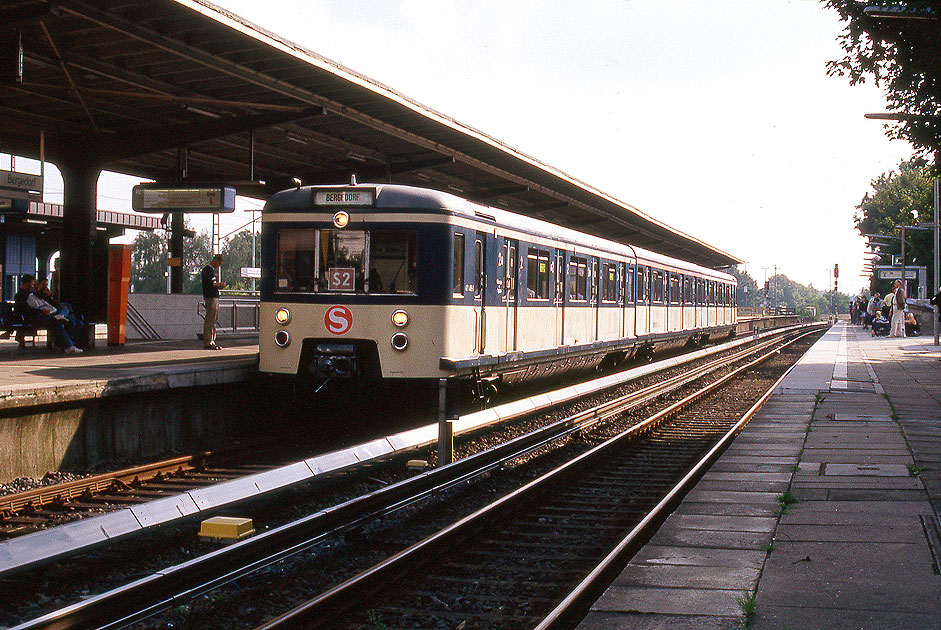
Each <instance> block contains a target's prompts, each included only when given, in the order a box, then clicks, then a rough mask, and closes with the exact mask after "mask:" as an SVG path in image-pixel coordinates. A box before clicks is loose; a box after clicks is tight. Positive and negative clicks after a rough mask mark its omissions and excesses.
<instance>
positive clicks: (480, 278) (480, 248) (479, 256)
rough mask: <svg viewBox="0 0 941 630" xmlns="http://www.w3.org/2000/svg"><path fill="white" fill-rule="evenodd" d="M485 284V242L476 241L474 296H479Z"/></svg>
mask: <svg viewBox="0 0 941 630" xmlns="http://www.w3.org/2000/svg"><path fill="white" fill-rule="evenodd" d="M483 284H484V244H483V243H482V242H481V241H480V239H478V240H476V241H474V297H475V298H479V297H480V293H481V291H483Z"/></svg>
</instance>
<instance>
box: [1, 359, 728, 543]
mask: <svg viewBox="0 0 941 630" xmlns="http://www.w3.org/2000/svg"><path fill="white" fill-rule="evenodd" d="M704 363H706V364H711V363H712V362H711V361H705V362H704ZM279 448H280V449H282V450H290V449H292V448H294V449H296V444H293V443H285V442H284V441H276V442H275V443H274V445H273V446H272V445H269V446H267V447H264V446H257V445H256V447H255V448H253V449H246V448H228V449H225V450H220V451H202V452H197V453H193V454H190V455H186V456H182V457H174V458H170V459H166V460H162V461H158V462H154V463H148V464H143V465H137V466H133V467H130V468H126V469H121V470H115V471H112V472H107V473H102V474H99V475H94V476H91V477H85V478H81V479H77V480H74V481H70V482H64V483H57V484H50V485H47V486H42V487H38V488H34V489H31V490H27V491H24V492H20V493H16V494H8V495H0V541H2V540H5V539H9V538H13V537H16V536H22V535H24V534H29V533H32V532H35V531H39V530H43V529H48V528H50V527H55V526H57V525H61V524H64V523H68V522H71V521H74V520H79V519H82V518H87V517H90V516H95V515H98V514H102V513H106V512H111V511H115V510H119V509H122V508H126V507H133V506H135V505H138V504H141V503H145V502H148V501H153V500H155V499H160V498H164V497H169V496H173V495H177V494H180V493H182V492H187V491H190V490H194V489H197V488H200V487H208V486H212V485H215V484H218V483H222V482H224V481H228V480H232V479H237V478H239V477H244V476H247V475H250V474H253V473H256V472H261V471H264V470H269V469H272V468H275V467H276V466H277V464H276V463H273V462H284V461H286V459H285V457H284V456H281V457H280V458H279V457H276V456H274V455H273V453H276V452H277V449H279ZM307 455H308V454H307V453H298V457H299V458H303V457H306V456H307ZM260 461H263V462H265V463H263V464H262V463H253V462H260Z"/></svg>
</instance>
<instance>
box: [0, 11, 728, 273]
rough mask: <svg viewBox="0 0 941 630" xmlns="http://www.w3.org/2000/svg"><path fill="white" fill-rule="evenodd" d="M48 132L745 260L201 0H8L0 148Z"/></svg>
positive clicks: (272, 184) (721, 259) (251, 175)
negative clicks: (457, 203)
mask: <svg viewBox="0 0 941 630" xmlns="http://www.w3.org/2000/svg"><path fill="white" fill-rule="evenodd" d="M20 42H21V49H22V75H21V78H20V76H19V75H18V72H17V71H16V65H17V58H18V54H17V51H18V50H19V49H20ZM41 130H42V132H43V134H44V146H45V156H46V159H47V160H49V161H52V162H54V163H55V162H56V161H57V160H60V159H63V156H65V155H71V156H75V155H76V153H77V152H78V153H79V154H81V153H82V152H85V151H87V153H88V155H89V158H90V159H95V160H97V161H98V163H100V164H101V165H102V166H103V167H104V168H107V169H110V170H114V171H118V172H123V173H129V174H134V175H139V176H142V177H148V178H154V179H159V180H163V181H167V180H173V179H174V178H177V177H179V176H180V174H181V172H182V167H183V166H185V172H186V176H187V179H188V180H189V181H192V182H233V183H236V184H237V188H238V191H239V193H240V194H243V195H248V196H254V197H262V198H264V197H266V196H267V195H269V194H271V193H273V192H275V191H276V190H280V189H283V188H287V187H290V186H291V185H292V184H291V182H292V179H293V178H295V177H296V178H299V179H301V180H302V181H303V183H304V184H341V183H346V182H348V181H349V180H350V175H351V174H354V173H355V174H356V176H357V179H358V181H359V182H361V183H364V182H392V183H403V184H414V185H420V186H426V187H431V188H437V189H440V190H445V191H449V192H453V193H456V194H459V195H461V196H464V197H466V198H469V199H472V200H476V201H480V202H483V203H487V204H490V205H495V206H498V207H503V208H507V209H511V210H514V211H516V212H520V213H522V214H526V215H529V216H534V217H538V218H542V219H546V220H548V221H552V222H555V223H559V224H561V225H564V226H567V227H572V228H575V229H579V230H581V231H584V232H588V233H591V234H596V235H599V236H602V237H605V238H609V239H612V240H618V241H622V242H627V243H631V244H634V245H638V246H641V247H645V248H648V249H653V250H657V251H660V252H663V253H665V254H669V255H672V256H676V257H678V258H683V259H686V260H689V261H691V262H695V263H699V264H702V265H705V266H709V267H723V266H728V265H734V264H737V263H739V262H741V261H740V260H739V259H737V258H735V257H734V256H732V255H730V254H728V253H725V252H723V251H720V250H718V249H716V248H715V247H712V246H710V245H708V244H707V243H704V242H703V241H701V240H699V239H696V238H694V237H692V236H690V235H687V234H684V233H682V232H679V231H677V230H675V229H673V228H671V227H670V226H668V225H666V224H665V223H662V222H660V221H658V220H656V219H654V218H652V217H650V216H648V215H646V214H644V213H643V212H640V211H639V210H638V209H636V208H634V207H632V206H630V205H628V204H626V203H624V202H621V201H619V200H617V199H615V198H613V197H611V196H610V195H607V194H605V193H603V192H601V191H599V190H597V189H595V188H593V187H591V186H589V185H588V184H585V183H584V182H581V181H579V180H577V179H575V178H573V177H571V176H569V175H566V174H565V173H563V172H561V171H559V170H557V169H555V168H553V167H551V166H549V165H547V164H544V163H542V162H540V161H539V160H537V159H535V158H533V157H531V156H528V155H526V154H524V153H522V152H520V151H517V150H515V149H513V148H512V147H509V146H507V145H505V144H503V143H501V142H500V141H498V140H496V139H494V138H492V137H490V136H488V135H487V134H485V133H483V132H481V131H478V130H476V129H473V128H470V127H468V126H466V125H463V124H461V123H459V122H457V121H455V120H453V119H451V118H449V117H448V116H446V115H444V114H441V113H440V112H436V111H434V110H432V109H429V108H428V107H425V106H423V105H421V104H420V103H417V102H415V101H413V100H411V99H409V98H408V97H406V96H404V95H402V94H400V93H398V92H396V91H395V90H393V89H391V88H389V87H388V86H385V85H382V84H379V83H377V82H376V81H373V80H371V79H369V78H368V77H365V76H363V75H361V74H359V73H356V72H354V71H352V70H350V69H349V68H345V67H343V66H342V65H340V64H338V63H335V62H333V61H330V60H328V59H325V58H324V57H322V56H320V55H318V54H316V53H314V52H312V51H309V50H306V49H304V48H302V47H300V46H298V45H296V44H294V43H292V42H289V41H287V40H285V39H284V38H282V37H279V36H277V35H275V34H274V33H271V32H269V31H266V30H264V29H262V28H260V27H258V26H256V25H254V24H251V23H249V22H247V21H245V20H244V19H242V18H240V17H238V16H236V15H234V14H232V13H230V12H228V11H226V10H224V9H222V8H220V7H217V6H215V5H212V4H210V3H208V2H204V1H202V0H55V1H49V0H7V1H6V2H4V3H3V4H2V6H0V151H5V152H10V153H15V154H17V155H26V156H31V157H38V155H39V144H40V143H39V138H40V131H41ZM184 147H185V149H186V150H185V152H184V151H183V148H184ZM76 148H78V151H76ZM184 154H185V159H184V158H183V155H184ZM72 159H74V157H73V158H72Z"/></svg>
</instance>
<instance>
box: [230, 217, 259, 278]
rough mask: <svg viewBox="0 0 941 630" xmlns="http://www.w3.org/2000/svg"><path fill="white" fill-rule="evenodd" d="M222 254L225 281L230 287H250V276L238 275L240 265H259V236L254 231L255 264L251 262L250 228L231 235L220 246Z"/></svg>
mask: <svg viewBox="0 0 941 630" xmlns="http://www.w3.org/2000/svg"><path fill="white" fill-rule="evenodd" d="M222 254H223V256H225V262H223V263H222V265H223V267H224V268H225V270H226V276H225V282H226V284H227V285H228V288H230V289H237V290H241V291H248V290H249V289H251V288H252V281H251V279H250V278H243V277H241V275H240V271H241V268H242V267H258V266H260V265H261V238H259V237H258V233H257V232H256V233H255V264H254V265H253V264H252V232H251V230H242V231H241V232H238V233H237V234H235V235H233V236H232V237H231V238H230V239H229V240H228V241H227V242H226V244H225V245H224V246H223V247H222Z"/></svg>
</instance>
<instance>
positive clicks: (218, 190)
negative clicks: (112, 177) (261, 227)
mask: <svg viewBox="0 0 941 630" xmlns="http://www.w3.org/2000/svg"><path fill="white" fill-rule="evenodd" d="M131 207H132V208H133V209H134V210H135V211H137V212H159V213H165V212H234V211H235V187H234V186H193V185H191V184H190V185H184V184H138V185H137V186H134V190H133V191H132V193H131Z"/></svg>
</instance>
